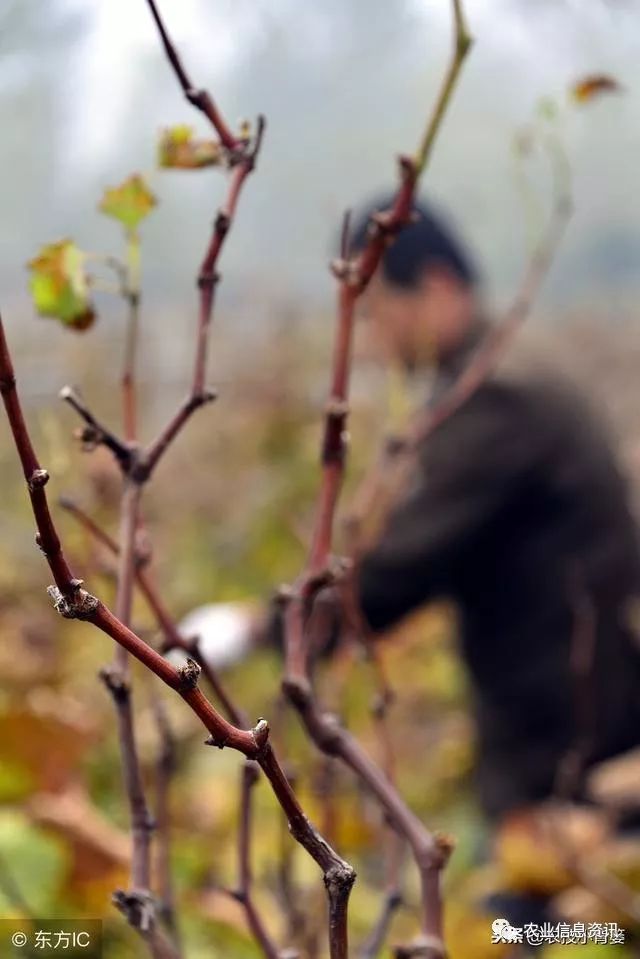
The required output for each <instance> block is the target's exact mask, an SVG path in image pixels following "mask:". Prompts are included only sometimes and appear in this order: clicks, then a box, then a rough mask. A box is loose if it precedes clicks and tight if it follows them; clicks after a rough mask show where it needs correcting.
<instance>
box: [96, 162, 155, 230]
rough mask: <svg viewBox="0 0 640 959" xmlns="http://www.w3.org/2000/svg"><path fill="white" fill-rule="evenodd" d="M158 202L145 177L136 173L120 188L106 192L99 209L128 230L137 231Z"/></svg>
mask: <svg viewBox="0 0 640 959" xmlns="http://www.w3.org/2000/svg"><path fill="white" fill-rule="evenodd" d="M157 202H158V201H157V200H156V198H155V196H154V195H153V193H152V192H151V190H150V188H149V186H148V184H147V182H146V180H145V179H144V177H142V176H140V174H139V173H134V174H133V175H132V176H130V177H128V178H127V179H126V180H124V181H123V182H122V183H121V184H120V186H115V187H110V188H108V189H106V190H105V191H104V195H103V197H102V200H101V201H100V206H99V209H100V211H101V212H102V213H106V215H107V216H112V217H113V218H114V219H115V220H119V221H120V223H122V225H123V226H124V227H125V228H126V229H128V230H135V228H136V227H137V226H138V224H139V223H140V222H141V221H142V220H144V218H145V217H146V216H148V215H149V213H151V211H152V210H153V208H154V206H156V204H157Z"/></svg>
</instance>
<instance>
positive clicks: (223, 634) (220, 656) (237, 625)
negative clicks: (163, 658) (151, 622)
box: [178, 603, 255, 669]
mask: <svg viewBox="0 0 640 959" xmlns="http://www.w3.org/2000/svg"><path fill="white" fill-rule="evenodd" d="M254 628H255V614H254V613H253V612H252V610H251V609H250V607H248V606H247V605H245V604H244V603H207V604H206V605H205V606H198V607H197V608H196V609H193V610H191V612H190V613H187V615H186V616H185V617H184V619H183V620H182V621H181V622H180V623H178V630H179V631H180V635H181V636H184V638H185V639H189V638H190V637H192V636H198V637H199V640H200V652H201V654H202V656H203V657H204V659H205V660H206V661H207V663H208V664H209V665H210V666H212V667H213V668H214V669H222V668H224V667H225V666H233V665H234V664H235V663H239V662H241V660H243V659H244V658H245V657H246V656H247V655H248V653H249V652H250V651H251V648H252V645H253V633H254Z"/></svg>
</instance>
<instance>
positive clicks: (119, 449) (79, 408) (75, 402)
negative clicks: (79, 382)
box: [60, 386, 132, 473]
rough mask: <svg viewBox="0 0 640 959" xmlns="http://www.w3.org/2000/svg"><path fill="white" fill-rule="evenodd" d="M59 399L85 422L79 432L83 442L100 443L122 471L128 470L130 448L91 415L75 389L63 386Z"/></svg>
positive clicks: (93, 444) (95, 444) (130, 455)
mask: <svg viewBox="0 0 640 959" xmlns="http://www.w3.org/2000/svg"><path fill="white" fill-rule="evenodd" d="M60 399H61V400H64V401H65V403H68V404H69V406H70V407H71V408H72V409H74V410H75V411H76V413H77V414H78V416H79V417H80V418H81V419H82V420H84V422H85V423H86V427H87V428H86V430H85V431H84V432H83V433H82V434H81V437H80V438H81V439H82V441H83V442H84V443H87V444H90V445H92V446H97V445H102V446H106V447H107V449H109V450H111V452H112V453H113V455H114V456H115V458H116V460H117V461H118V463H119V465H120V467H121V469H122V471H123V472H124V473H126V472H128V470H129V468H130V466H131V459H132V450H131V448H130V446H128V445H127V443H125V442H123V441H122V440H121V439H119V438H118V437H117V436H116V435H115V433H113V432H112V431H111V430H110V429H108V428H107V427H106V426H103V424H102V423H100V422H99V421H98V420H97V419H96V417H95V416H94V415H93V413H92V412H91V410H90V409H89V407H88V406H87V405H86V403H85V402H84V400H83V399H82V397H81V396H80V394H79V393H78V392H77V390H74V388H73V387H72V386H63V387H62V389H61V390H60Z"/></svg>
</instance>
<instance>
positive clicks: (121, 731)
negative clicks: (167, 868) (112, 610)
mask: <svg viewBox="0 0 640 959" xmlns="http://www.w3.org/2000/svg"><path fill="white" fill-rule="evenodd" d="M140 495H141V489H140V487H139V486H137V485H136V484H134V483H132V482H130V481H125V487H124V490H123V493H122V500H121V503H120V517H121V518H120V544H121V546H120V550H119V566H118V587H117V594H116V616H117V617H118V619H119V620H120V621H121V622H122V623H123V624H124V625H125V626H127V625H129V624H130V622H131V610H132V605H133V584H134V576H135V567H136V553H135V546H136V543H135V540H136V530H137V526H138V517H139V508H140ZM100 675H101V677H102V679H103V681H104V683H105V685H106V687H107V689H108V690H109V692H110V693H111V696H112V699H113V702H114V706H115V708H116V715H117V725H118V739H119V743H120V757H121V762H122V773H123V778H124V785H125V794H126V796H127V800H128V803H129V815H130V820H131V834H132V839H133V854H132V860H131V891H130V893H128V895H131V894H133V893H137V894H142V895H143V896H144V899H145V901H146V902H147V903H148V904H149V908H153V899H152V897H151V837H152V833H153V829H154V822H153V819H152V817H151V814H150V812H149V809H148V806H147V802H146V798H145V793H144V783H143V779H142V770H141V766H140V758H139V755H138V747H137V743H136V736H135V729H134V719H133V709H132V704H131V687H130V679H129V664H128V654H127V652H126V650H125V649H124V648H123V647H121V646H117V647H116V650H115V657H114V661H113V663H112V665H111V666H109V667H106V668H105V669H103V670H102V671H101V674H100ZM146 925H148V923H145V927H146Z"/></svg>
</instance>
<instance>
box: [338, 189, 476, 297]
mask: <svg viewBox="0 0 640 959" xmlns="http://www.w3.org/2000/svg"><path fill="white" fill-rule="evenodd" d="M392 204H393V197H383V198H381V199H379V200H378V201H377V202H376V203H373V204H370V205H369V206H367V207H366V208H365V209H364V210H362V211H360V213H359V214H358V217H357V219H356V222H355V225H354V229H353V233H352V245H353V248H354V249H355V250H360V249H362V248H363V246H364V245H365V243H366V241H367V236H368V230H369V225H370V222H371V216H372V215H373V214H374V213H375V212H376V211H378V210H387V209H389V208H390V207H391V206H392ZM413 211H414V214H415V215H416V220H415V222H413V223H408V224H407V225H406V226H405V227H403V228H402V230H401V231H400V233H399V234H398V236H397V237H396V239H395V240H394V241H393V243H391V245H390V246H388V247H387V249H386V251H385V253H384V256H383V258H382V266H381V269H382V274H383V276H384V278H385V280H386V281H387V282H388V283H390V284H392V285H393V286H397V287H400V288H401V289H405V290H410V289H413V288H415V287H416V286H417V285H418V283H419V282H420V278H421V277H422V275H423V274H424V272H425V270H427V269H428V268H429V266H431V265H434V264H436V263H440V264H443V265H444V266H446V267H448V268H449V269H450V270H451V272H452V273H453V274H454V275H455V276H456V277H457V278H458V279H459V280H461V281H462V282H463V283H464V284H465V285H466V286H474V285H475V283H476V282H477V279H478V276H477V273H476V269H475V266H474V265H473V262H472V260H471V257H470V255H469V253H468V252H467V250H466V249H465V248H464V246H463V244H462V243H461V242H460V241H459V240H458V238H457V237H456V236H455V235H454V233H453V231H452V230H451V229H450V228H449V226H448V224H447V223H446V221H444V220H443V219H442V218H441V217H440V215H439V214H436V213H435V212H434V211H433V209H432V208H431V207H430V206H429V205H428V204H426V203H423V202H418V201H416V202H414V205H413Z"/></svg>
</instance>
